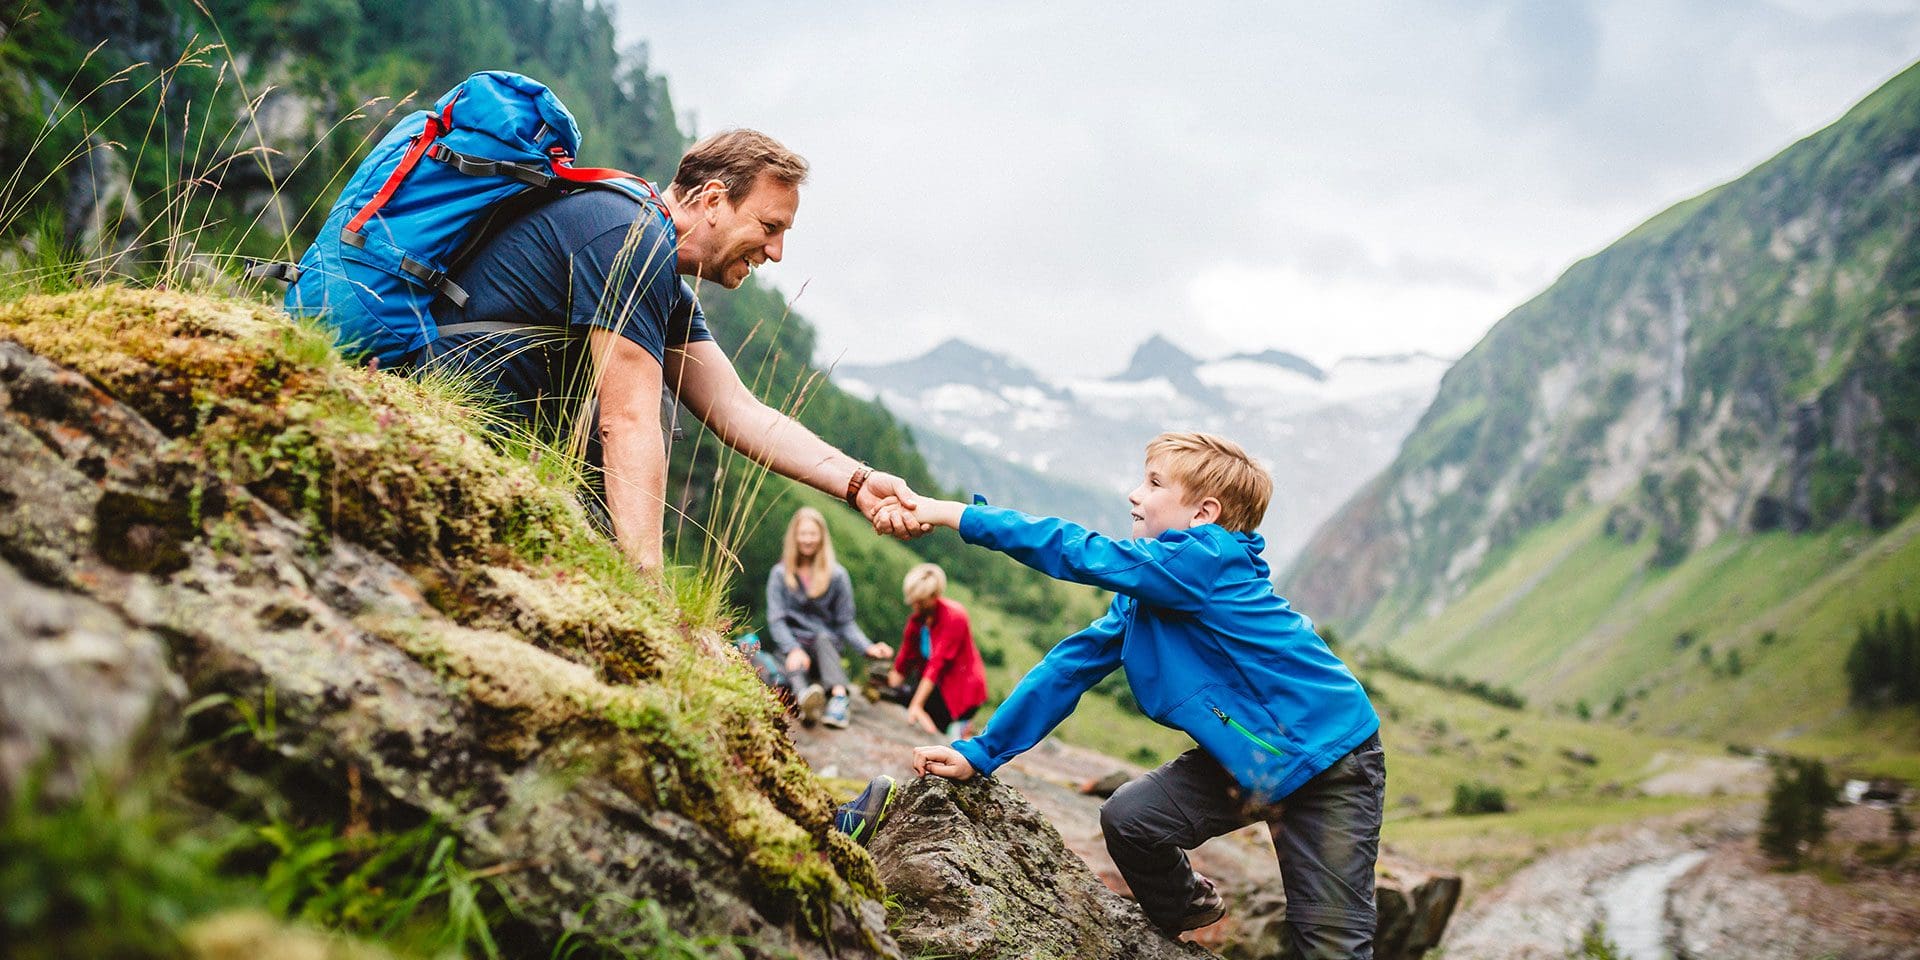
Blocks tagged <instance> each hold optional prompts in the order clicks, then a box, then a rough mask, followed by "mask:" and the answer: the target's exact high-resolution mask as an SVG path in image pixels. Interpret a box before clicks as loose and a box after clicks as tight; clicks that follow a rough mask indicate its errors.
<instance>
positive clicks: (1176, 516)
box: [1127, 460, 1220, 540]
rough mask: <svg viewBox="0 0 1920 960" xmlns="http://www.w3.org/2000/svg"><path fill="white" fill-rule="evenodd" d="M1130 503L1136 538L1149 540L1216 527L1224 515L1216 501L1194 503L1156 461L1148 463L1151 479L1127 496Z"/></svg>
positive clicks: (1208, 499) (1148, 476)
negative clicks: (1205, 525) (1204, 525)
mask: <svg viewBox="0 0 1920 960" xmlns="http://www.w3.org/2000/svg"><path fill="white" fill-rule="evenodd" d="M1127 502H1128V503H1130V504H1132V505H1133V535H1134V536H1135V537H1142V538H1146V539H1149V540H1151V539H1153V538H1155V537H1158V536H1160V535H1161V534H1163V533H1166V532H1167V531H1168V530H1185V529H1187V528H1189V527H1193V526H1198V525H1199V524H1202V523H1212V522H1213V520H1214V518H1215V517H1217V516H1218V515H1219V512H1220V506H1219V502H1218V501H1216V500H1214V499H1213V498H1212V497H1207V498H1205V499H1202V500H1200V501H1198V502H1193V501H1190V500H1189V499H1188V495H1187V491H1186V490H1185V489H1184V488H1183V487H1181V486H1180V484H1179V483H1178V482H1176V481H1175V480H1174V479H1173V478H1171V477H1169V476H1167V473H1166V471H1165V470H1163V469H1162V468H1161V467H1160V464H1159V462H1158V461H1155V460H1148V461H1147V475H1146V476H1145V477H1143V478H1141V480H1140V485H1139V486H1137V487H1135V488H1133V492H1132V493H1129V494H1127Z"/></svg>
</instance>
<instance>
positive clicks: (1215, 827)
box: [1100, 734, 1387, 960]
mask: <svg viewBox="0 0 1920 960" xmlns="http://www.w3.org/2000/svg"><path fill="white" fill-rule="evenodd" d="M1386 784H1387V765H1386V754H1385V752H1384V751H1382V750H1381V748H1380V737H1379V735H1378V734H1375V735H1374V736H1372V737H1369V738H1368V739H1367V742H1365V743H1363V744H1361V745H1360V746H1358V747H1355V748H1354V749H1353V752H1351V753H1349V754H1347V755H1346V756H1344V757H1342V758H1340V759H1339V760H1338V761H1336V762H1335V763H1334V764H1333V765H1332V766H1330V767H1328V768H1327V769H1325V770H1322V771H1320V773H1319V774H1317V775H1315V776H1314V778H1313V779H1311V780H1308V781H1307V782H1306V783H1305V784H1304V785H1302V786H1301V787H1300V789H1298V790H1295V791H1294V792H1293V793H1291V794H1289V795H1288V796H1287V798H1286V799H1285V800H1282V801H1281V802H1279V803H1277V804H1272V805H1267V806H1260V805H1252V804H1245V803H1243V802H1241V800H1240V799H1239V795H1240V790H1239V788H1238V786H1237V785H1236V784H1235V783H1234V782H1233V777H1232V775H1231V774H1229V773H1227V771H1226V769H1225V768H1223V767H1221V766H1220V763H1219V761H1217V760H1215V759H1213V757H1212V755H1210V754H1208V753H1207V752H1206V751H1204V750H1199V749H1194V750H1189V751H1187V752H1186V753H1183V754H1181V755H1180V756H1178V757H1175V758H1174V759H1173V760H1171V761H1169V762H1167V763H1166V764H1164V765H1162V766H1161V767H1159V768H1158V769H1156V770H1153V771H1151V772H1149V773H1148V774H1147V775H1146V776H1144V777H1141V778H1140V779H1138V780H1135V781H1133V782H1131V783H1129V784H1127V785H1126V786H1123V787H1121V788H1120V789H1119V791H1118V792H1116V793H1114V795H1113V799H1111V800H1108V801H1107V803H1106V805H1105V806H1103V807H1101V808H1100V829H1101V830H1102V832H1104V833H1105V834H1106V839H1107V852H1108V853H1110V854H1112V855H1113V862H1114V865H1115V866H1117V867H1119V868H1120V875H1121V876H1123V877H1125V878H1126V880H1127V885H1128V886H1130V887H1132V888H1133V895H1134V898H1135V899H1136V900H1138V901H1139V903H1140V908H1141V909H1142V910H1145V911H1146V914H1147V918H1148V919H1150V920H1152V921H1154V922H1155V923H1158V924H1162V925H1167V924H1169V923H1171V922H1172V921H1173V920H1174V919H1175V918H1178V917H1180V916H1181V915H1183V914H1185V913H1186V912H1187V911H1188V904H1189V903H1190V902H1191V901H1192V900H1193V898H1194V897H1195V896H1196V894H1197V892H1198V889H1199V882H1198V880H1196V879H1195V877H1194V873H1193V868H1192V867H1191V866H1190V865H1189V864H1188V862H1187V854H1186V851H1188V850H1192V849H1193V848H1195V847H1197V846H1199V845H1200V844H1202V843H1205V842H1206V841H1207V840H1209V839H1211V838H1213V837H1217V836H1220V835H1222V834H1227V833H1232V832H1233V831H1235V830H1238V829H1240V828H1241V827H1244V826H1246V825H1248V824H1250V823H1254V822H1256V821H1261V820H1264V821H1266V823H1267V826H1268V827H1269V828H1270V829H1271V830H1272V831H1273V846H1274V853H1275V854H1276V855H1277V856H1278V857H1279V859H1280V880H1281V883H1282V885H1283V886H1284V887H1285V889H1286V893H1287V925H1288V926H1290V927H1292V928H1293V934H1294V942H1295V944H1296V945H1297V946H1298V947H1299V949H1300V955H1301V956H1302V957H1306V958H1309V960H1319V958H1335V957H1341V958H1358V960H1372V958H1373V932H1374V925H1375V922H1376V920H1375V910H1374V902H1373V892H1374V876H1373V868H1374V861H1375V860H1376V859H1377V858H1378V857H1379V853H1380V816H1381V809H1382V806H1383V804H1384V802H1385V799H1386Z"/></svg>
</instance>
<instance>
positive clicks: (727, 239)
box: [697, 173, 800, 290]
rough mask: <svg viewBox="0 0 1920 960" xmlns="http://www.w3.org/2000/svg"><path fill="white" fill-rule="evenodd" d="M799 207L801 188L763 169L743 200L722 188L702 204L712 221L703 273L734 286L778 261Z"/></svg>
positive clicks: (705, 244) (704, 276)
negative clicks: (765, 265) (730, 194)
mask: <svg viewBox="0 0 1920 960" xmlns="http://www.w3.org/2000/svg"><path fill="white" fill-rule="evenodd" d="M799 209H800V188H799V187H797V186H795V185H794V184H791V183H787V182H785V181H783V180H779V179H777V178H775V177H772V176H770V175H768V174H764V173H763V174H761V175H760V178H759V179H758V180H755V181H754V184H753V188H752V189H750V190H748V191H747V195H746V196H745V197H743V198H740V199H739V201H738V202H735V200H734V199H733V198H732V197H729V196H727V195H726V193H725V191H724V190H721V191H719V196H718V197H715V198H713V199H712V200H711V201H709V202H708V203H706V204H705V205H704V206H703V208H702V210H701V213H702V215H703V216H704V217H705V218H706V223H707V224H708V226H707V227H706V232H707V235H706V237H705V238H704V242H703V243H701V246H702V247H703V248H704V253H703V255H702V256H701V257H700V258H699V270H698V271H697V274H698V276H699V277H700V279H702V280H707V281H711V282H713V283H717V284H719V285H721V286H723V287H726V288H727V289H729V290H732V289H734V288H736V287H738V286H740V285H741V284H743V283H745V282H747V277H748V276H750V275H752V273H753V269H754V268H755V267H758V266H760V265H761V264H763V263H766V262H767V261H769V260H772V261H774V262H775V263H778V262H779V261H780V255H781V252H782V250H783V248H784V246H785V243H786V235H787V230H788V228H790V227H792V226H793V217H794V214H795V213H796V212H798V211H799Z"/></svg>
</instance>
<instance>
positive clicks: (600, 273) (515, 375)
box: [414, 190, 713, 428]
mask: <svg viewBox="0 0 1920 960" xmlns="http://www.w3.org/2000/svg"><path fill="white" fill-rule="evenodd" d="M676 244H677V240H676V237H675V235H674V230H673V226H672V224H671V222H669V221H668V220H667V218H666V217H665V216H663V215H662V214H661V213H660V211H659V210H658V209H657V208H651V207H646V206H643V205H642V204H640V203H639V202H637V201H635V200H633V199H632V198H631V197H628V196H626V195H624V194H621V193H617V192H615V191H612V190H582V191H579V192H577V193H571V194H568V195H566V196H563V197H560V198H559V199H556V200H553V201H551V202H549V203H546V204H543V205H541V206H539V207H537V208H535V209H534V210H532V211H531V212H529V213H527V214H525V215H523V216H521V217H519V218H518V219H516V220H514V221H513V222H511V223H509V224H507V225H506V226H505V227H503V228H501V229H499V230H498V232H496V233H495V234H494V236H493V237H492V238H491V239H489V240H487V241H486V242H485V243H483V244H482V245H481V247H480V249H479V250H478V251H476V252H475V253H474V255H473V256H472V258H470V259H469V260H468V261H467V263H466V264H464V265H463V266H461V267H460V268H459V269H457V270H456V271H455V272H454V275H453V279H454V282H456V283H458V284H459V285H460V286H461V288H462V289H464V290H466V291H467V298H468V299H467V303H466V306H465V307H464V308H462V307H456V306H454V305H453V303H452V302H451V301H448V300H447V299H446V298H444V297H442V298H437V299H436V300H435V301H434V304H433V317H434V321H435V322H436V323H438V324H439V325H440V326H441V327H442V328H443V329H446V328H449V327H455V325H459V324H470V323H491V324H502V323H504V324H511V325H512V328H511V329H508V330H486V331H471V332H459V331H458V330H457V329H456V330H453V331H451V332H448V333H445V334H443V335H442V336H441V337H440V339H438V340H436V341H434V342H433V343H432V344H430V345H428V346H427V348H426V349H425V350H424V351H422V355H421V356H420V357H418V358H416V360H415V364H414V365H415V366H416V367H417V368H422V369H429V370H431V369H453V370H456V371H459V372H462V373H465V374H469V375H472V376H474V377H477V378H478V379H479V380H480V381H481V382H482V383H484V384H487V385H489V386H491V387H492V388H493V389H494V391H495V392H496V393H498V394H499V399H500V401H501V403H502V404H503V407H504V409H503V412H505V413H508V414H511V415H515V416H518V417H521V418H523V419H526V420H528V421H529V422H531V423H533V424H535V425H536V426H540V427H548V428H551V427H555V426H558V425H562V424H565V423H567V422H570V421H571V419H572V415H571V412H570V411H569V410H568V409H566V405H567V404H568V403H569V402H571V401H574V400H578V399H579V398H581V397H584V396H585V395H586V394H587V392H588V391H587V384H586V380H587V379H588V378H589V374H588V373H587V372H586V371H587V370H588V365H587V364H586V363H585V362H584V361H585V359H586V349H585V347H586V340H587V338H586V336H585V334H586V330H587V328H589V327H601V328H604V329H609V330H614V331H617V332H618V333H620V335H621V336H624V337H626V338H627V339H628V340H631V341H633V342H634V343H636V344H638V345H639V346H640V347H641V348H643V349H645V350H646V351H647V352H648V353H650V354H652V355H653V357H654V358H655V359H656V360H662V361H664V359H665V356H666V349H667V347H668V346H677V345H680V344H685V343H692V342H695V341H699V340H712V339H713V335H712V334H711V333H710V332H708V330H707V322H706V317H705V316H704V315H702V314H701V312H700V303H699V301H698V300H697V299H695V297H694V295H693V290H692V288H690V287H689V286H687V284H686V282H685V281H683V280H681V279H680V277H679V275H678V274H677V273H676V272H675V270H674V265H675V247H676ZM563 331H564V334H563Z"/></svg>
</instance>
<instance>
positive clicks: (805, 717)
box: [800, 683, 827, 727]
mask: <svg viewBox="0 0 1920 960" xmlns="http://www.w3.org/2000/svg"><path fill="white" fill-rule="evenodd" d="M826 705H827V691H825V690H822V689H820V685H819V684H817V683H809V684H807V689H805V690H802V691H801V692H800V722H801V723H803V724H805V725H807V726H809V727H811V726H813V725H814V724H816V723H819V722H820V709H821V708H822V707H824V706H826Z"/></svg>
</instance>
